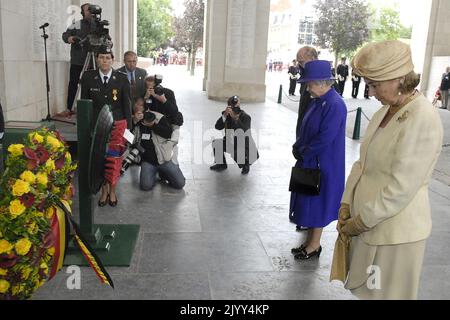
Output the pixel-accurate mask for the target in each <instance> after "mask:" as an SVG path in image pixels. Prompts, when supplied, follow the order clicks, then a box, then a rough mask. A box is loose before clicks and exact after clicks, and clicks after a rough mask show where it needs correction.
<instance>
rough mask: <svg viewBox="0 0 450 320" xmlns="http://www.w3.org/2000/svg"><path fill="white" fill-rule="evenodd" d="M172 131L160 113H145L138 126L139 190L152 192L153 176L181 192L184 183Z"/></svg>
mask: <svg viewBox="0 0 450 320" xmlns="http://www.w3.org/2000/svg"><path fill="white" fill-rule="evenodd" d="M172 135H173V128H172V125H171V124H170V122H169V120H168V119H167V117H165V116H164V115H163V114H161V113H157V112H151V111H147V112H145V113H144V118H143V120H142V121H141V122H140V123H139V137H140V138H139V139H140V147H141V148H142V149H143V150H144V152H143V153H142V156H141V176H140V186H141V189H142V190H143V191H151V190H152V189H153V188H154V187H155V184H156V174H157V173H158V174H159V177H160V178H161V180H166V181H168V183H169V186H171V187H172V188H175V189H183V187H184V185H185V184H186V179H185V178H184V176H183V173H182V172H181V170H180V167H179V165H178V162H177V159H176V158H177V154H176V145H177V141H172Z"/></svg>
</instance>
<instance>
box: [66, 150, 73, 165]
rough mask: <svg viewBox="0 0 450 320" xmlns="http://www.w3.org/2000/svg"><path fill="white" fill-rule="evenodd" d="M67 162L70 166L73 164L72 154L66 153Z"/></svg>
mask: <svg viewBox="0 0 450 320" xmlns="http://www.w3.org/2000/svg"><path fill="white" fill-rule="evenodd" d="M66 161H67V163H68V164H71V163H72V155H71V154H70V152H66Z"/></svg>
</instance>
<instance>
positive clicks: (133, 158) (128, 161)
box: [120, 144, 145, 175]
mask: <svg viewBox="0 0 450 320" xmlns="http://www.w3.org/2000/svg"><path fill="white" fill-rule="evenodd" d="M144 152H145V150H144V148H142V147H141V146H140V145H139V144H137V145H132V146H131V150H130V153H129V154H128V156H127V157H126V158H125V159H124V160H123V162H122V168H121V169H120V175H123V174H124V173H125V172H126V171H127V170H128V168H129V167H130V166H131V165H132V164H138V163H139V162H140V160H141V159H140V155H141V154H143V153H144Z"/></svg>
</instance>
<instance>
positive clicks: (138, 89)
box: [118, 51, 147, 100]
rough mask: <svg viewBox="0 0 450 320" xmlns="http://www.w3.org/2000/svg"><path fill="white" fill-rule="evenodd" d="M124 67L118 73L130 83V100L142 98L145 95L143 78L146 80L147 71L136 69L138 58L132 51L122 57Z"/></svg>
mask: <svg viewBox="0 0 450 320" xmlns="http://www.w3.org/2000/svg"><path fill="white" fill-rule="evenodd" d="M123 62H124V63H125V65H124V66H123V67H122V68H120V69H119V70H118V71H119V72H122V73H124V74H126V75H127V77H128V81H129V83H130V90H131V99H132V100H135V99H136V98H143V97H144V96H145V93H146V91H147V90H146V88H145V78H147V71H145V70H144V69H141V68H138V67H137V62H138V56H137V54H136V53H135V52H133V51H127V52H125V54H124V56H123Z"/></svg>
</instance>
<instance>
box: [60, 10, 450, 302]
mask: <svg viewBox="0 0 450 320" xmlns="http://www.w3.org/2000/svg"><path fill="white" fill-rule="evenodd" d="M83 12H84V15H83V17H84V19H83V20H82V21H84V20H85V19H88V18H89V13H88V12H86V11H85V10H84V9H83ZM83 25H84V23H83V22H80V24H78V25H77V26H72V27H71V28H69V30H68V31H67V32H66V33H65V34H64V35H63V38H64V40H65V41H66V42H68V43H71V44H72V60H71V64H72V66H71V72H70V79H71V80H70V84H69V97H68V100H67V102H68V105H67V107H68V110H69V112H72V107H71V106H72V104H73V99H74V95H73V92H74V90H75V89H76V88H75V87H74V86H75V85H74V83H75V79H76V78H77V76H78V77H79V73H78V71H79V67H80V62H81V61H83V56H84V55H85V54H86V53H85V52H83V50H82V48H81V47H79V46H78V45H77V43H76V42H74V41H73V38H72V37H74V36H75V35H77V34H80V33H83V32H84V31H83ZM96 58H97V64H98V70H91V71H87V72H86V73H84V75H83V77H82V80H81V87H82V93H81V97H82V98H83V99H91V100H93V103H94V119H96V118H97V116H98V113H99V112H100V109H101V108H102V107H103V106H104V105H105V104H108V105H111V110H112V114H113V117H114V120H116V121H118V120H126V122H127V124H128V128H129V129H130V130H131V131H132V132H133V133H134V134H135V141H134V143H133V146H134V147H136V148H138V149H139V150H141V152H140V154H139V157H138V161H137V163H138V164H139V165H140V166H141V175H140V187H141V189H142V190H144V191H149V190H152V189H153V188H154V186H155V184H156V181H157V176H159V178H160V179H161V180H162V181H167V183H168V185H169V186H171V187H173V188H176V189H182V188H183V187H184V185H185V183H186V179H185V177H184V175H183V173H182V171H181V169H180V167H179V164H178V141H179V135H180V127H181V126H182V125H183V116H182V114H181V113H180V111H179V109H178V106H177V102H176V99H175V94H174V92H173V91H172V90H170V89H167V88H164V87H162V86H161V80H162V79H161V78H159V77H158V76H148V75H147V73H146V71H145V70H143V69H139V68H137V55H136V53H134V52H131V51H129V52H127V53H125V55H124V64H125V65H124V66H123V67H122V68H121V69H119V70H117V71H116V70H113V68H112V65H113V61H114V55H113V53H112V51H111V49H110V48H107V47H105V48H101V50H99V51H98V52H97V56H96ZM350 67H351V73H350ZM268 68H269V71H272V70H276V69H277V68H278V64H276V63H273V62H270V63H269V65H268ZM288 73H289V79H290V83H291V87H290V90H289V94H290V95H295V90H296V85H297V83H298V82H299V83H300V104H299V111H298V119H297V128H296V137H295V143H294V144H293V147H292V155H293V157H294V158H295V160H296V164H295V169H296V172H300V173H302V174H305V175H307V174H310V173H311V172H312V171H315V172H317V171H319V172H320V175H319V176H318V177H319V178H318V180H316V181H314V183H315V185H313V187H315V188H316V193H315V194H312V193H311V192H310V191H308V192H306V191H298V190H300V189H301V188H300V187H304V184H306V183H310V184H311V181H308V182H305V181H300V182H299V181H297V182H295V183H297V184H300V185H301V186H300V187H299V188H300V189H296V191H292V192H291V200H290V207H289V219H290V221H291V222H292V223H294V224H295V225H296V229H297V231H306V232H307V236H306V240H305V241H304V242H302V243H300V244H299V247H296V248H292V250H291V251H292V253H293V254H294V256H295V259H297V260H299V261H303V260H310V259H313V258H316V259H317V258H320V255H321V253H322V250H323V248H322V241H321V239H322V233H323V229H324V228H325V227H327V226H328V225H329V224H331V223H332V222H335V221H338V223H337V231H338V234H339V235H338V239H337V241H336V247H335V255H334V259H333V265H332V270H331V271H332V272H331V279H332V280H333V279H336V280H341V281H343V282H344V283H345V287H346V288H347V289H349V290H351V291H352V293H353V294H355V295H356V296H357V297H360V298H363V299H415V298H417V292H418V284H419V279H420V273H421V267H422V264H423V257H424V250H425V245H426V239H427V238H428V237H429V236H430V232H431V213H430V204H429V200H428V185H429V181H430V178H431V173H432V172H433V169H434V166H435V164H436V162H437V159H438V156H439V154H440V151H441V147H442V139H443V129H442V124H441V120H440V118H439V114H438V112H437V110H436V109H435V108H433V107H432V105H431V103H430V102H428V100H427V99H426V98H425V97H424V95H423V94H422V93H420V92H419V91H418V90H417V89H416V88H417V86H418V84H419V82H420V76H419V75H418V74H416V73H415V72H414V65H413V63H412V58H411V49H410V47H409V46H408V45H406V44H404V43H402V42H400V41H382V42H376V43H371V44H368V45H366V46H365V47H363V48H362V49H361V50H360V51H359V52H358V53H357V54H356V56H355V57H354V58H353V60H352V61H351V63H350V66H349V65H347V59H346V58H342V60H341V63H340V64H339V65H338V66H337V68H336V70H334V69H333V66H332V64H331V63H330V62H329V61H325V60H320V59H319V55H318V53H317V50H316V49H315V48H313V47H302V48H300V50H299V51H298V53H297V57H296V60H294V61H293V62H292V64H291V65H290V68H289V71H288ZM350 75H351V80H352V83H353V88H352V96H353V97H354V98H357V96H358V93H359V86H360V83H361V81H362V79H364V81H365V83H366V88H365V94H364V95H365V97H366V98H369V97H375V98H376V99H377V100H378V101H380V103H381V104H382V105H383V107H382V108H381V109H380V110H379V111H378V112H377V113H376V114H375V115H374V117H373V119H372V121H371V122H370V124H369V127H368V129H367V133H366V136H365V139H364V142H363V144H362V146H361V151H360V159H359V160H358V161H357V162H356V163H355V164H354V165H353V168H352V170H351V173H350V176H349V177H348V179H347V182H346V176H345V163H346V161H345V132H346V119H347V107H346V104H345V101H344V100H343V98H342V96H343V94H344V89H345V84H346V81H347V79H348V77H349V76H350ZM449 78H450V70H447V72H446V74H444V75H443V80H442V84H441V88H440V90H441V94H442V99H443V101H444V103H445V104H444V106H446V107H447V108H448V107H449V106H448V90H449V89H450V84H449ZM72 80H73V81H72ZM447 85H448V87H447ZM72 86H73V87H72ZM75 91H76V90H75ZM215 127H216V129H217V130H220V131H222V130H223V131H224V138H223V139H217V140H214V141H213V152H214V158H215V163H214V165H213V166H212V167H211V168H210V169H211V170H213V171H223V170H226V169H227V167H228V165H227V163H226V159H225V154H226V153H229V154H230V155H231V156H232V158H233V160H234V161H235V162H236V163H237V164H238V166H239V167H240V168H241V169H242V174H244V175H246V174H249V171H250V166H251V165H252V164H253V163H255V162H256V161H257V160H258V158H259V154H258V150H257V148H256V144H255V142H254V141H253V138H252V136H251V134H250V132H251V116H250V115H249V114H247V113H246V112H245V111H244V110H243V109H242V108H241V99H240V98H239V97H238V96H232V97H230V98H229V99H228V101H227V104H226V109H225V110H224V111H223V112H222V114H221V115H220V118H219V119H218V120H217V122H216V126H215ZM302 184H303V185H302ZM117 202H118V199H117V195H116V191H115V188H114V187H112V186H111V185H108V184H104V186H103V188H102V193H101V196H100V199H99V202H98V204H99V206H105V205H107V204H109V205H111V206H113V207H114V206H116V205H117ZM374 265H376V266H379V267H380V268H381V269H382V274H381V275H380V279H381V280H380V281H381V285H380V287H379V288H377V289H376V290H373V289H371V288H368V286H367V280H368V278H369V276H370V274H368V273H367V272H366V270H367V269H368V268H370V267H371V266H374Z"/></svg>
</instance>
